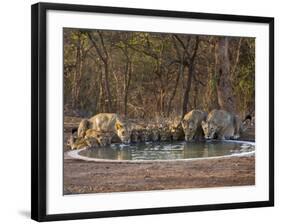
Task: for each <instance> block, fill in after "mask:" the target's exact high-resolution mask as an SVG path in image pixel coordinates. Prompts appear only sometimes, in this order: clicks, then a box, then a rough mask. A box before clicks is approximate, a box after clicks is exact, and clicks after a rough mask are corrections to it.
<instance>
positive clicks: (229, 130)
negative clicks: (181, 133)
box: [202, 110, 241, 140]
mask: <svg viewBox="0 0 281 224" xmlns="http://www.w3.org/2000/svg"><path fill="white" fill-rule="evenodd" d="M240 127H241V121H240V119H239V117H238V116H235V115H233V114H231V113H229V112H227V111H225V110H212V111H211V112H210V113H209V115H208V117H207V121H202V128H203V131H204V134H205V139H214V138H215V136H217V137H218V139H221V140H224V139H238V138H239V137H240V136H239V133H240Z"/></svg>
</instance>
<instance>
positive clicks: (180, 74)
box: [167, 62, 184, 116]
mask: <svg viewBox="0 0 281 224" xmlns="http://www.w3.org/2000/svg"><path fill="white" fill-rule="evenodd" d="M183 73H184V65H183V62H182V63H181V64H180V69H179V72H178V75H177V78H176V83H175V87H174V89H173V92H172V95H171V98H170V100H169V103H168V111H167V115H168V116H170V113H171V107H172V102H173V99H174V97H175V95H176V92H177V88H178V83H179V79H180V76H182V75H183Z"/></svg>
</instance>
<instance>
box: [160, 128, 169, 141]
mask: <svg viewBox="0 0 281 224" xmlns="http://www.w3.org/2000/svg"><path fill="white" fill-rule="evenodd" d="M159 136H160V141H164V142H166V141H171V140H172V134H171V130H170V128H169V127H168V126H164V127H160V128H159Z"/></svg>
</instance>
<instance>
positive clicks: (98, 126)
mask: <svg viewBox="0 0 281 224" xmlns="http://www.w3.org/2000/svg"><path fill="white" fill-rule="evenodd" d="M88 129H94V130H96V131H101V132H114V133H116V134H117V135H118V137H119V138H120V139H121V141H122V142H123V143H130V129H129V128H128V127H127V125H126V124H125V123H123V122H122V121H121V119H120V118H119V116H118V115H117V114H114V113H100V114H97V115H95V116H93V117H91V118H90V119H83V120H82V121H81V122H80V124H79V127H78V136H79V137H84V136H85V134H86V131H87V130H88Z"/></svg>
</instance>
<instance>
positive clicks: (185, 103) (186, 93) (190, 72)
mask: <svg viewBox="0 0 281 224" xmlns="http://www.w3.org/2000/svg"><path fill="white" fill-rule="evenodd" d="M193 72H194V68H193V64H192V65H190V66H189V67H188V78H187V82H186V87H185V91H184V95H183V104H182V117H184V115H185V114H186V113H187V111H188V101H189V93H190V89H191V82H192V78H193Z"/></svg>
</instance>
